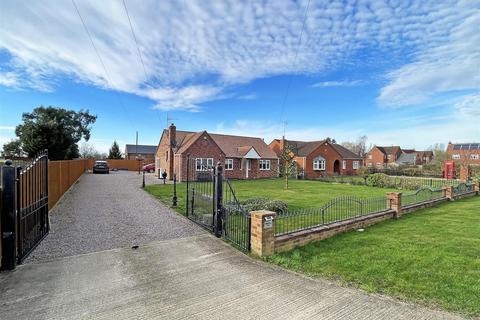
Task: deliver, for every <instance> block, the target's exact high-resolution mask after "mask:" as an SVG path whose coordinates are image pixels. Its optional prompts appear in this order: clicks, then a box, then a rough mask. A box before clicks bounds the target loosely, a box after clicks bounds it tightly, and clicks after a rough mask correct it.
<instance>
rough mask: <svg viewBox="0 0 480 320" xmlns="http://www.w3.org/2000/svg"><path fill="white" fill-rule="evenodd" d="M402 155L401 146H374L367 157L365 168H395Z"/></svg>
mask: <svg viewBox="0 0 480 320" xmlns="http://www.w3.org/2000/svg"><path fill="white" fill-rule="evenodd" d="M401 155H402V149H401V148H400V147H399V146H391V147H381V146H374V147H373V148H372V149H371V150H370V151H369V152H368V153H367V154H366V155H365V166H367V167H376V168H385V167H388V166H394V165H395V164H396V162H397V160H398V158H399V157H400V156H401Z"/></svg>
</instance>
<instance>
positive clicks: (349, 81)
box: [310, 80, 364, 88]
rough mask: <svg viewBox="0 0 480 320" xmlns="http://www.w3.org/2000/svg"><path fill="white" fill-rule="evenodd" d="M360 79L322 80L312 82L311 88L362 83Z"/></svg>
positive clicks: (351, 85) (348, 85)
mask: <svg viewBox="0 0 480 320" xmlns="http://www.w3.org/2000/svg"><path fill="white" fill-rule="evenodd" d="M363 83H364V82H363V81H362V80H344V81H323V82H317V83H314V84H312V85H311V86H310V87H311V88H328V87H354V86H359V85H361V84H363Z"/></svg>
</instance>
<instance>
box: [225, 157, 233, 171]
mask: <svg viewBox="0 0 480 320" xmlns="http://www.w3.org/2000/svg"><path fill="white" fill-rule="evenodd" d="M225 170H228V171H231V170H233V159H225Z"/></svg>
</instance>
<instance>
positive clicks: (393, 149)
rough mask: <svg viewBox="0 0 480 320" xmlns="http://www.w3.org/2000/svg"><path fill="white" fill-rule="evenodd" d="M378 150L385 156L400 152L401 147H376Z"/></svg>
mask: <svg viewBox="0 0 480 320" xmlns="http://www.w3.org/2000/svg"><path fill="white" fill-rule="evenodd" d="M376 147H377V149H378V150H380V151H382V152H383V153H384V154H394V153H396V152H397V151H398V150H400V146H392V147H380V146H376Z"/></svg>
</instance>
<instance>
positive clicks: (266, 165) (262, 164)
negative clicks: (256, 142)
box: [258, 160, 270, 171]
mask: <svg viewBox="0 0 480 320" xmlns="http://www.w3.org/2000/svg"><path fill="white" fill-rule="evenodd" d="M258 166H259V168H260V170H262V171H267V170H270V160H260V161H259V162H258Z"/></svg>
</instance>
